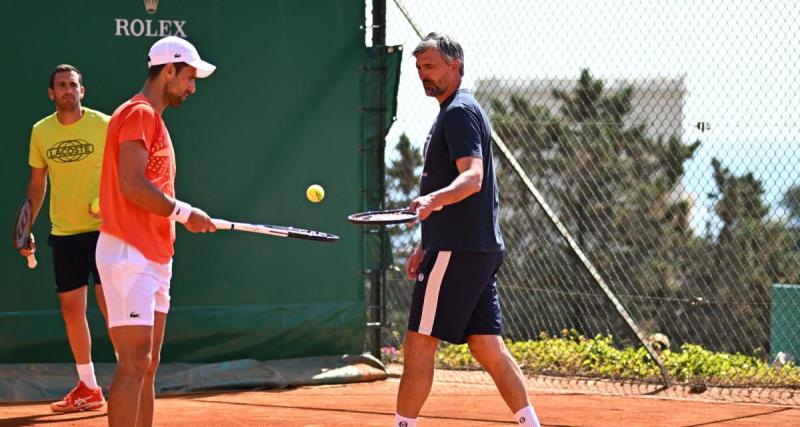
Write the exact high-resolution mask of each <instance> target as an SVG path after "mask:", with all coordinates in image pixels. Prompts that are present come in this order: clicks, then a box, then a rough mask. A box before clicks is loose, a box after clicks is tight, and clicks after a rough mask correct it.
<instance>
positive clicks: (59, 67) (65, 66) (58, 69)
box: [50, 64, 83, 89]
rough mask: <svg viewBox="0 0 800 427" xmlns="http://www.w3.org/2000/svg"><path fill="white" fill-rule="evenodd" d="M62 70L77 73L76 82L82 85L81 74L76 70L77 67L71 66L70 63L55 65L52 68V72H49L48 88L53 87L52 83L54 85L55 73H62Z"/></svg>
mask: <svg viewBox="0 0 800 427" xmlns="http://www.w3.org/2000/svg"><path fill="white" fill-rule="evenodd" d="M64 71H74V72H75V74H77V75H78V84H80V85H81V86H83V76H82V75H81V72H80V71H78V69H77V68H75V67H73V66H72V65H69V64H61V65H56V68H55V69H54V70H53V72H52V73H50V89H53V88H54V87H53V85H55V81H56V74H58V73H63V72H64Z"/></svg>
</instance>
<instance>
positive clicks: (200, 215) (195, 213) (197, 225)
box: [183, 207, 217, 233]
mask: <svg viewBox="0 0 800 427" xmlns="http://www.w3.org/2000/svg"><path fill="white" fill-rule="evenodd" d="M183 226H184V227H186V229H187V230H189V231H190V232H192V233H206V232H208V233H213V232H215V231H217V227H214V224H213V223H212V222H211V218H209V216H208V214H207V213H205V212H203V211H202V210H201V209H198V208H195V207H193V208H192V213H191V214H190V215H189V220H188V221H186V224H183Z"/></svg>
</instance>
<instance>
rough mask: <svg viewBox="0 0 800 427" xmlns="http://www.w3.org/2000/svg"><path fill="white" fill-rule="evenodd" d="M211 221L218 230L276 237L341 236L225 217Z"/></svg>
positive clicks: (325, 238) (332, 239)
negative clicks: (232, 219)
mask: <svg viewBox="0 0 800 427" xmlns="http://www.w3.org/2000/svg"><path fill="white" fill-rule="evenodd" d="M211 222H212V223H214V227H217V230H237V231H245V232H248V233H258V234H266V235H268V236H275V237H290V238H293V239H304V240H316V241H318V242H336V241H338V240H339V236H337V235H335V234H330V233H323V232H321V231H314V230H304V229H302V228H294V227H283V226H280V225H265V224H247V223H244V222H232V221H226V220H224V219H216V218H212V219H211Z"/></svg>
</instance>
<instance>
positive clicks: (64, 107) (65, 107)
mask: <svg viewBox="0 0 800 427" xmlns="http://www.w3.org/2000/svg"><path fill="white" fill-rule="evenodd" d="M79 108H80V102H78V101H77V100H75V101H72V102H71V103H69V102H66V103H63V104H62V101H58V100H57V101H56V110H60V111H75V110H77V109H79Z"/></svg>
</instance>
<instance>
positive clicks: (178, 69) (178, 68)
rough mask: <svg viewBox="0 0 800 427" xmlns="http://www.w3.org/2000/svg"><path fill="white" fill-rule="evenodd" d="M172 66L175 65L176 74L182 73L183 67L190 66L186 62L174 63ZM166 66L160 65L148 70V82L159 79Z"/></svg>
mask: <svg viewBox="0 0 800 427" xmlns="http://www.w3.org/2000/svg"><path fill="white" fill-rule="evenodd" d="M172 64H175V74H178V73H180V72H181V69H183V67H186V66H187V65H189V64H187V63H185V62H172ZM166 65H167V64H159V65H153V66H152V67H150V68H148V69H147V80H153V79H155V78H156V77H158V75H159V74H160V73H161V70H163V69H164V67H165V66H166Z"/></svg>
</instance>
